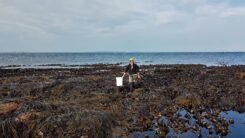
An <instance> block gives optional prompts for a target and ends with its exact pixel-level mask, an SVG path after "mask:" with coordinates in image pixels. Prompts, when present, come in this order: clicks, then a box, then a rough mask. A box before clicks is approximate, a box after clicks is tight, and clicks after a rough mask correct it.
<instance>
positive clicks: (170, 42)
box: [0, 0, 245, 52]
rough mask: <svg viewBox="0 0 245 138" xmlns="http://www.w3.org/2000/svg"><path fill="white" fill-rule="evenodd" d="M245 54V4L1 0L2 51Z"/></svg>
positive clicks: (234, 0) (231, 0)
mask: <svg viewBox="0 0 245 138" xmlns="http://www.w3.org/2000/svg"><path fill="white" fill-rule="evenodd" d="M97 51H124V52H136V51H141V52H153V51H154V52H169V51H173V52H181V51H245V0H0V52H97Z"/></svg>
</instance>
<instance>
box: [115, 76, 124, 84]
mask: <svg viewBox="0 0 245 138" xmlns="http://www.w3.org/2000/svg"><path fill="white" fill-rule="evenodd" d="M116 80H117V86H123V77H116Z"/></svg>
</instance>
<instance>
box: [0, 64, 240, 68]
mask: <svg viewBox="0 0 245 138" xmlns="http://www.w3.org/2000/svg"><path fill="white" fill-rule="evenodd" d="M125 65H126V64H125V63H116V64H104V63H98V64H81V65H67V64H43V65H7V66H0V69H81V68H97V67H102V66H106V67H108V66H119V67H120V66H121V67H122V66H125ZM151 65H152V66H162V65H164V66H195V65H200V66H204V67H212V66H213V67H230V66H245V64H238V65H226V64H223V65H222V64H217V65H205V64H141V66H151Z"/></svg>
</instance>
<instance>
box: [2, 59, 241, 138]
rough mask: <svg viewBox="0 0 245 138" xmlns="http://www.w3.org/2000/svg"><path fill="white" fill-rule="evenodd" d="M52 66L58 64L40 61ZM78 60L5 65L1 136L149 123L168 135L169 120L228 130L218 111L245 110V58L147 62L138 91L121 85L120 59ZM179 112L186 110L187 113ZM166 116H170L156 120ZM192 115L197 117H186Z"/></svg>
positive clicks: (106, 132)
mask: <svg viewBox="0 0 245 138" xmlns="http://www.w3.org/2000/svg"><path fill="white" fill-rule="evenodd" d="M48 66H53V67H54V66H55V67H56V66H57V64H54V65H43V66H42V67H48ZM62 66H63V65H62ZM74 66H75V65H71V66H69V65H65V66H63V67H64V68H18V67H19V66H17V68H12V69H11V68H10V69H3V68H2V69H1V68H0V81H1V85H0V86H1V87H0V99H1V102H0V108H1V109H3V110H1V111H0V120H2V121H1V122H0V123H1V125H2V126H3V127H4V128H5V129H0V132H1V133H0V137H4V136H6V135H10V136H14V134H15V133H14V132H16V133H18V135H21V136H26V135H25V134H26V133H27V132H30V133H29V136H44V137H47V136H51V132H50V130H52V134H54V135H55V136H58V137H59V136H67V137H76V136H81V135H83V136H88V137H89V136H91V135H92V136H93V137H101V136H102V137H103V136H104V137H116V136H118V137H122V136H130V135H132V134H133V133H134V132H145V131H148V130H149V129H153V131H154V132H155V131H156V132H157V134H156V135H158V136H160V135H165V136H166V135H168V134H169V132H170V131H171V129H170V128H172V129H173V128H174V132H189V131H194V132H195V133H194V134H195V136H198V135H199V129H200V128H207V131H208V132H211V131H212V132H213V133H208V134H209V135H211V136H219V135H222V136H225V135H228V136H229V135H232V133H229V126H230V125H232V120H230V119H231V118H225V119H226V120H225V121H224V120H223V121H222V118H221V120H220V121H219V119H220V118H219V114H220V113H223V112H226V111H236V112H239V113H241V114H244V112H245V107H244V105H245V100H244V99H245V89H244V86H245V65H232V66H206V65H200V64H198V65H197V64H196V65H195V64H175V65H164V64H158V65H141V74H142V76H143V78H142V80H140V82H142V84H143V85H142V86H141V87H140V88H138V89H135V91H134V92H132V93H130V92H128V91H127V88H126V87H125V89H122V91H118V88H117V87H116V86H115V78H116V77H118V76H121V75H122V74H121V72H122V71H123V66H121V65H120V63H119V64H93V65H79V67H78V68H76V67H77V66H75V67H74ZM15 67H16V66H15ZM124 82H125V84H126V83H127V78H125V79H124ZM7 107H9V108H7ZM180 112H181V113H182V112H186V113H185V115H184V119H183V118H182V119H181V117H182V115H181V113H180ZM187 113H188V114H187ZM176 114H177V116H176ZM188 115H190V116H191V117H188ZM185 116H186V117H185ZM163 117H165V118H167V119H168V124H164V123H163V122H161V121H160V122H158V121H159V119H160V120H163V119H162V118H163ZM190 119H194V120H195V123H194V124H192V125H190V124H188V123H187V122H188V121H190ZM203 119H206V120H208V121H203ZM183 120H185V121H183ZM186 120H187V121H186ZM154 122H157V123H154ZM205 122H206V123H205ZM186 123H187V124H188V125H189V126H186ZM235 123H236V122H235ZM160 124H162V125H160ZM155 125H157V126H155ZM13 126H14V127H13ZM18 126H24V128H19V127H18ZM31 126H32V127H31ZM178 126H181V127H178ZM244 126H245V125H244ZM209 127H212V129H210V128H209ZM219 129H220V130H219ZM241 129H242V128H241ZM201 133H202V132H201ZM175 135H177V134H175ZM242 136H244V134H243V135H242Z"/></svg>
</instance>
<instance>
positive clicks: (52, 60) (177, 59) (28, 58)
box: [0, 52, 245, 68]
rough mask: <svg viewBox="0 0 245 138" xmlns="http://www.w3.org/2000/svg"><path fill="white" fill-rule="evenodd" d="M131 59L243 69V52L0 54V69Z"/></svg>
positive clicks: (116, 61)
mask: <svg viewBox="0 0 245 138" xmlns="http://www.w3.org/2000/svg"><path fill="white" fill-rule="evenodd" d="M130 57H134V58H135V60H136V62H137V63H138V64H139V65H149V64H204V65H207V66H220V65H245V52H154V53H147V52H145V53H140V52H135V53H123V52H91V53H0V66H1V67H6V66H16V67H25V68H32V67H35V68H38V67H43V66H45V67H49V66H52V67H55V66H56V67H59V66H64V65H67V66H70V65H73V66H74V65H75V66H76V65H78V66H79V65H88V64H101V63H102V64H120V65H125V64H127V63H128V59H129V58H130Z"/></svg>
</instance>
